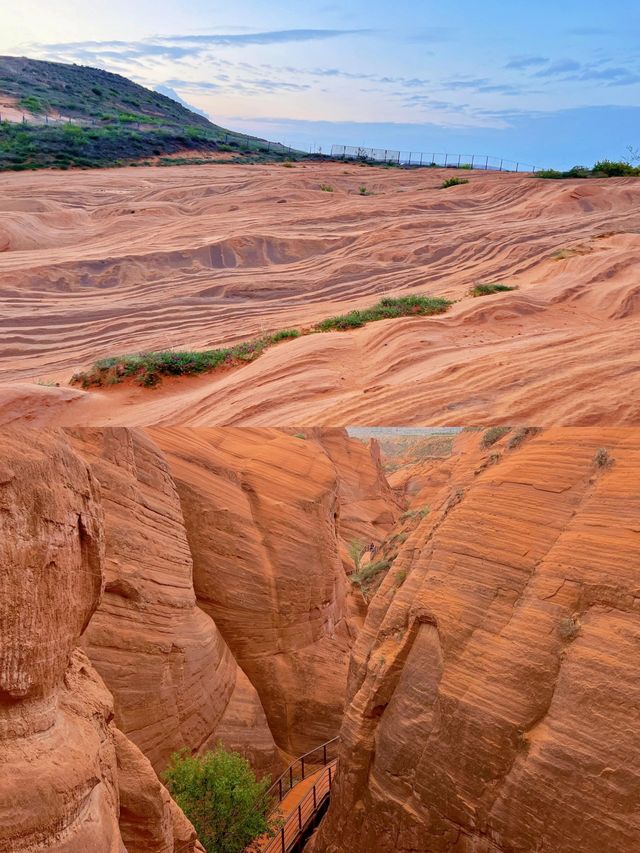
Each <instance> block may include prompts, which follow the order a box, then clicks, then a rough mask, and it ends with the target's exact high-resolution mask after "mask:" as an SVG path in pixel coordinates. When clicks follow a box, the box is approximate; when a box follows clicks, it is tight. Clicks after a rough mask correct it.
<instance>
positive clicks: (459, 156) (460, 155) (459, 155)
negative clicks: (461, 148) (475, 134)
mask: <svg viewBox="0 0 640 853" xmlns="http://www.w3.org/2000/svg"><path fill="white" fill-rule="evenodd" d="M461 157H462V154H458V167H459V166H460V158H461Z"/></svg>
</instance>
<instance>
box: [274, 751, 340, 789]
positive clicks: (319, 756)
mask: <svg viewBox="0 0 640 853" xmlns="http://www.w3.org/2000/svg"><path fill="white" fill-rule="evenodd" d="M337 757H338V738H337V737H334V738H332V739H331V740H328V741H327V742H326V743H321V744H320V746H317V747H316V748H315V749H312V750H310V751H309V752H305V754H304V755H301V756H300V757H299V758H296V760H295V761H294V762H293V764H290V765H289V766H288V767H287V769H286V770H285V771H284V773H283V774H282V776H280V778H279V779H276V781H275V782H274V783H273V785H271V787H270V788H269V790H268V791H267V793H266V796H267V798H268V799H270V800H274V801H275V802H276V803H280V802H282V800H283V798H284V797H285V796H286V795H287V794H288V793H289V791H290V790H291V789H292V788H293V786H294V785H297V784H298V782H301V781H302V780H303V779H306V778H307V776H311V775H312V774H313V773H315V772H316V771H317V770H319V769H320V768H321V767H326V766H327V765H328V764H331V763H333V762H334V761H335V760H336V759H337Z"/></svg>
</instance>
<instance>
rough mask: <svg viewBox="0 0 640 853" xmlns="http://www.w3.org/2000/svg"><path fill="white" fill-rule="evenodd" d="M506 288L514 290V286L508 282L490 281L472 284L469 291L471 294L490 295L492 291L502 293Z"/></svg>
mask: <svg viewBox="0 0 640 853" xmlns="http://www.w3.org/2000/svg"><path fill="white" fill-rule="evenodd" d="M507 290H516V288H515V287H514V286H512V285H510V284H498V282H493V281H492V282H487V283H486V284H476V285H474V286H473V287H472V288H471V290H470V291H469V293H470V295H471V296H490V295H491V294H492V293H503V292H505V291H507Z"/></svg>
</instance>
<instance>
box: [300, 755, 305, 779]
mask: <svg viewBox="0 0 640 853" xmlns="http://www.w3.org/2000/svg"><path fill="white" fill-rule="evenodd" d="M300 764H301V765H302V778H303V779H304V756H303V757H302V758H301V759H300Z"/></svg>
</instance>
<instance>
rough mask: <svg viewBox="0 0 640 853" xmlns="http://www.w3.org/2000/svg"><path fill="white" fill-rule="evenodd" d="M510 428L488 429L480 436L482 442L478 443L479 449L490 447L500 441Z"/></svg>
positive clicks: (497, 427) (496, 427)
mask: <svg viewBox="0 0 640 853" xmlns="http://www.w3.org/2000/svg"><path fill="white" fill-rule="evenodd" d="M510 429H511V427H502V426H495V427H489V429H488V430H487V431H486V432H485V434H484V435H483V436H482V441H481V442H480V445H481V447H483V448H485V450H486V448H487V447H491V445H492V444H495V443H496V441H500V439H501V438H502V437H503V436H504V435H506V434H507V433H508V432H509V430H510Z"/></svg>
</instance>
